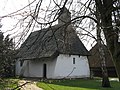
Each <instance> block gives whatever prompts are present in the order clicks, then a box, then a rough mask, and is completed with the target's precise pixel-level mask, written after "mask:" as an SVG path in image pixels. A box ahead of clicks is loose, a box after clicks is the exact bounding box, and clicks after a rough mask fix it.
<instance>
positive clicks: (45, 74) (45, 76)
mask: <svg viewBox="0 0 120 90" xmlns="http://www.w3.org/2000/svg"><path fill="white" fill-rule="evenodd" d="M43 78H47V65H46V64H43Z"/></svg>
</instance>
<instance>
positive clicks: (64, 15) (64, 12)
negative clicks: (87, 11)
mask: <svg viewBox="0 0 120 90" xmlns="http://www.w3.org/2000/svg"><path fill="white" fill-rule="evenodd" d="M59 15H60V16H59V18H58V24H65V23H67V22H70V21H71V13H70V12H69V10H68V9H67V8H66V7H64V8H62V9H61V11H60V13H59Z"/></svg>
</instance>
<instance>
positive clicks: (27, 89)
mask: <svg viewBox="0 0 120 90" xmlns="http://www.w3.org/2000/svg"><path fill="white" fill-rule="evenodd" d="M27 82H28V83H27ZM25 83H27V84H25ZM23 84H25V85H24V86H22V88H21V90H43V89H41V88H39V87H37V86H36V82H35V81H30V80H20V81H19V85H23Z"/></svg>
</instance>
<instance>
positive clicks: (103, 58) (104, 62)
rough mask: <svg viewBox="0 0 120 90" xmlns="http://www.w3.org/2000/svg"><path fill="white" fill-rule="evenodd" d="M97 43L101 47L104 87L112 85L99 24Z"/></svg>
mask: <svg viewBox="0 0 120 90" xmlns="http://www.w3.org/2000/svg"><path fill="white" fill-rule="evenodd" d="M96 17H97V20H99V17H98V16H96ZM97 43H98V47H99V54H100V61H101V70H102V87H111V85H110V81H109V78H108V72H107V68H106V60H105V52H104V47H103V44H102V39H101V30H100V28H99V25H97Z"/></svg>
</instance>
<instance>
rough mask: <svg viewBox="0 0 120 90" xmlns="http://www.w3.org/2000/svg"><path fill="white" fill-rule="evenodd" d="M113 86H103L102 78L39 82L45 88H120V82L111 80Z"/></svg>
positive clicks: (116, 89) (56, 89)
mask: <svg viewBox="0 0 120 90" xmlns="http://www.w3.org/2000/svg"><path fill="white" fill-rule="evenodd" d="M110 83H111V86H112V87H111V88H102V87H101V79H76V80H49V81H46V82H38V83H37V86H38V87H41V88H43V89H44V90H120V83H119V82H117V81H110Z"/></svg>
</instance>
